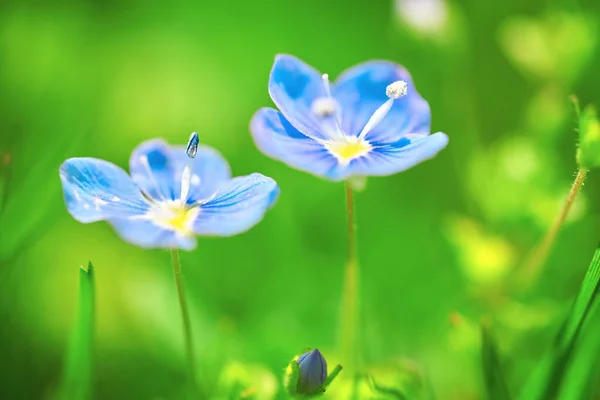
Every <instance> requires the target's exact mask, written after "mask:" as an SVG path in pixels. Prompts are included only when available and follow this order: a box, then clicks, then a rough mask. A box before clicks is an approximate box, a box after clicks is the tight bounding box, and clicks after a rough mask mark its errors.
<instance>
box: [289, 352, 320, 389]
mask: <svg viewBox="0 0 600 400" xmlns="http://www.w3.org/2000/svg"><path fill="white" fill-rule="evenodd" d="M296 362H297V363H298V366H299V370H300V375H299V377H298V389H297V390H298V391H297V393H298V394H313V393H317V392H319V391H321V390H322V388H323V384H324V383H325V379H327V361H325V358H324V357H323V355H322V354H321V352H320V351H319V350H317V349H314V350H312V351H309V352H308V353H304V354H302V355H301V356H300V357H298V360H297V361H296Z"/></svg>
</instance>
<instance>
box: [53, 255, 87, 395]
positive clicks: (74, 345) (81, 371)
mask: <svg viewBox="0 0 600 400" xmlns="http://www.w3.org/2000/svg"><path fill="white" fill-rule="evenodd" d="M94 280H95V278H94V265H93V264H92V262H91V261H90V262H89V263H88V267H87V269H86V268H84V267H83V266H82V267H81V269H80V270H79V306H78V307H79V308H78V313H77V323H76V326H75V330H74V331H73V333H72V336H71V341H70V343H69V349H68V353H67V362H66V365H65V370H64V376H63V382H62V386H61V388H60V392H59V395H58V396H57V398H58V399H66V400H77V399H90V398H91V393H92V391H91V383H92V349H93V336H94V307H95V306H94V303H95V293H94V292H95V288H94Z"/></svg>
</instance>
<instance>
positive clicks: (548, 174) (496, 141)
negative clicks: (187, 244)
mask: <svg viewBox="0 0 600 400" xmlns="http://www.w3.org/2000/svg"><path fill="white" fill-rule="evenodd" d="M424 1H425V0H424ZM409 3H410V2H408V1H402V0H399V1H398V2H395V3H394V2H391V1H380V0H361V1H358V0H344V1H342V0H334V1H324V0H323V1H320V0H305V1H288V0H281V1H276V0H247V1H245V0H239V1H226V0H224V1H202V2H195V3H192V2H189V3H188V2H179V1H173V2H158V1H130V2H117V1H102V2H101V1H82V0H79V1H78V0H73V1H67V2H63V4H62V5H61V6H58V5H49V4H46V3H45V2H35V1H32V2H28V1H3V2H2V3H1V4H0V397H2V398H7V399H37V398H50V397H52V396H53V393H54V391H55V389H56V387H57V385H58V383H59V382H60V379H61V375H62V369H63V366H64V360H65V350H66V348H67V342H68V338H69V335H70V332H71V330H72V327H73V324H74V320H75V310H76V305H77V298H78V295H77V293H78V269H79V266H80V265H82V264H84V265H85V264H86V263H87V260H92V261H93V262H94V264H95V266H96V278H97V281H96V283H97V287H96V290H97V301H98V304H97V327H96V328H97V329H96V343H95V365H94V394H95V397H96V398H102V399H115V398H127V399H138V398H139V399H159V398H160V399H172V398H180V397H181V395H182V390H183V386H184V382H185V369H184V365H185V364H184V355H183V343H182V333H181V320H180V314H179V309H178V304H177V294H176V290H175V286H174V284H173V279H172V271H171V267H170V259H169V254H168V252H167V251H144V250H142V249H138V248H136V247H134V246H132V245H129V244H126V243H124V242H122V241H121V240H120V239H119V238H118V237H117V236H116V234H115V233H114V232H113V231H112V229H111V228H110V227H109V226H108V225H107V224H106V223H95V224H90V225H83V224H79V223H77V222H76V221H75V220H73V218H71V217H70V215H69V214H68V213H67V211H66V209H65V207H64V204H63V200H62V193H61V189H60V182H59V179H58V166H59V165H60V163H61V162H62V161H63V160H64V159H66V158H68V157H72V156H93V157H99V158H103V159H106V160H110V161H112V162H114V163H116V164H118V165H120V166H123V167H125V168H126V167H127V165H128V158H129V154H130V152H131V150H132V149H133V148H134V147H135V146H136V145H137V144H138V143H140V142H141V141H143V140H146V139H149V138H154V137H162V138H165V139H167V140H168V141H170V142H171V143H178V144H183V143H184V142H185V141H186V140H187V138H188V135H189V133H190V132H192V131H198V132H199V133H200V136H201V141H202V142H203V143H206V144H209V145H212V146H214V147H215V148H217V149H218V150H219V151H221V152H222V153H223V154H224V155H225V157H226V158H227V159H228V160H229V162H230V164H231V167H232V170H233V173H234V175H244V174H248V173H251V172H255V171H257V172H261V173H263V174H265V175H268V176H271V177H273V178H275V179H276V180H277V181H278V183H279V185H280V187H281V196H280V198H279V201H278V204H277V205H276V207H274V208H273V209H272V210H271V211H270V212H269V213H268V214H267V216H266V218H265V219H264V220H263V222H261V223H260V224H259V225H258V226H257V227H256V228H254V229H252V230H251V231H249V232H247V233H245V234H243V235H239V236H236V237H233V238H200V240H199V244H198V248H197V250H195V251H193V252H189V253H183V254H182V263H183V270H184V279H185V284H186V287H187V291H188V297H189V300H190V303H191V307H192V319H193V324H194V333H195V338H196V342H197V347H198V348H197V352H198V357H199V359H200V360H201V368H202V370H203V371H204V374H203V377H202V379H204V380H206V381H209V382H212V384H213V386H215V388H216V389H215V390H217V391H219V390H221V391H222V392H223V393H225V392H226V391H227V387H228V385H230V384H231V382H232V381H235V380H241V381H243V382H246V381H252V382H250V383H248V384H247V385H249V386H252V385H254V386H257V387H259V388H260V390H261V391H262V392H261V393H264V394H263V395H261V396H263V397H260V396H259V397H258V398H285V397H284V395H283V393H282V391H281V390H280V389H279V382H280V381H281V372H282V369H283V368H284V367H285V366H286V364H287V362H288V360H289V359H291V357H293V356H294V355H295V354H297V353H299V352H300V351H302V349H304V348H305V347H313V348H315V347H316V348H319V349H320V350H321V351H322V352H323V353H324V354H325V356H326V357H327V358H328V359H329V363H330V365H333V364H334V363H335V362H337V361H339V360H338V359H337V351H338V332H337V325H338V314H339V300H340V297H341V288H342V277H343V268H344V263H345V255H346V236H345V235H346V233H345V209H344V207H345V200H344V191H343V185H342V184H333V183H330V182H326V181H322V180H320V179H318V178H315V177H313V176H310V175H308V174H305V173H302V172H299V171H295V170H292V169H290V168H288V167H286V166H284V165H283V164H280V163H278V162H276V161H273V160H271V159H269V158H267V157H265V156H263V155H261V154H260V153H259V151H258V150H257V149H256V148H255V146H254V144H253V142H252V139H251V136H250V134H249V131H248V123H249V121H250V118H251V116H252V114H253V113H254V112H255V111H256V110H257V109H258V108H259V107H261V106H266V105H271V104H272V103H271V100H270V99H269V96H268V93H267V81H268V74H269V70H270V67H271V65H272V62H273V58H274V56H275V54H277V53H291V54H294V55H296V56H298V57H300V58H302V59H303V60H305V61H306V62H308V63H310V64H312V65H314V66H315V67H316V68H318V69H319V70H321V71H322V72H328V73H329V74H330V76H332V77H333V76H337V75H338V74H339V73H340V72H342V71H343V70H344V69H345V68H347V67H350V66H352V65H354V64H356V63H359V62H361V61H365V60H368V59H389V60H393V61H396V62H398V63H401V64H403V65H404V66H406V67H407V68H408V69H409V71H410V72H411V73H412V75H413V78H414V80H415V83H416V85H417V87H418V88H419V91H420V92H421V94H422V95H423V96H424V97H425V98H426V99H427V100H428V101H429V102H430V105H431V108H432V115H433V127H432V130H433V131H434V132H435V131H444V132H446V133H447V134H448V135H449V136H450V144H449V146H448V148H447V149H446V150H444V151H443V152H441V153H440V154H439V155H438V156H437V158H435V159H434V160H431V161H428V162H426V163H424V164H422V165H419V166H417V167H416V168H414V169H411V170H409V171H406V172H404V173H401V174H398V175H395V176H391V177H387V178H378V179H370V180H369V182H368V185H367V189H366V190H365V191H364V192H362V193H360V194H358V195H357V198H356V203H357V213H358V215H357V218H358V221H357V222H358V244H359V253H360V261H361V273H362V276H361V282H360V284H361V289H362V295H363V297H362V304H363V319H364V321H363V322H364V325H363V327H364V343H363V353H364V355H365V358H366V360H367V361H368V362H369V365H371V366H372V367H373V368H374V370H377V371H387V372H381V374H382V376H383V374H384V373H388V372H389V371H392V372H391V373H392V374H393V373H395V372H394V371H401V372H400V373H404V372H402V371H406V370H411V371H414V370H418V371H419V373H418V374H420V375H423V376H427V381H428V382H429V384H430V385H431V387H432V388H433V390H434V391H435V393H436V394H437V398H439V399H479V398H484V397H485V396H484V390H483V384H482V378H481V365H480V364H481V361H480V355H479V351H480V350H479V349H480V342H479V333H478V324H479V321H480V319H481V318H482V317H485V318H490V319H491V320H492V321H493V325H494V329H495V331H496V336H497V340H498V342H499V346H500V348H501V349H502V351H503V359H504V363H505V364H506V365H505V367H506V368H505V371H506V375H507V380H508V382H509V386H510V388H511V390H513V391H515V392H518V390H519V389H520V388H521V387H522V385H523V384H524V382H525V381H526V380H527V378H528V377H529V376H530V374H531V372H532V371H533V370H534V368H535V365H536V362H537V361H538V360H539V359H540V357H541V355H542V354H543V353H544V351H545V350H546V349H547V348H548V346H550V344H551V342H552V338H553V336H554V334H555V333H556V330H557V327H558V326H559V324H560V322H561V320H562V318H563V316H564V313H565V311H566V310H567V309H568V307H569V306H570V304H571V303H572V300H573V298H574V296H575V294H576V293H577V290H578V287H579V284H580V282H581V279H582V276H583V274H584V272H585V269H586V267H587V264H588V262H589V260H590V258H591V256H592V253H593V251H594V247H595V245H596V243H597V241H598V240H599V239H600V226H599V224H598V220H599V212H600V191H599V190H598V188H599V187H600V178H598V176H597V174H595V173H594V172H593V171H592V173H591V174H590V177H589V179H588V181H587V184H586V186H585V187H584V189H583V193H582V195H581V196H580V198H579V199H578V202H577V203H576V204H575V207H574V210H573V213H572V214H571V218H570V219H569V223H568V224H567V225H566V226H565V228H564V229H563V231H562V232H561V235H560V236H559V240H558V241H557V243H556V246H555V248H554V251H553V252H552V255H551V257H550V259H549V261H548V263H547V264H546V266H545V268H544V269H543V271H542V273H541V274H540V276H539V279H538V280H537V282H536V284H534V285H531V286H530V287H528V288H527V290H526V291H524V292H519V293H515V290H514V287H513V285H512V283H511V282H513V278H514V277H515V276H518V274H519V269H520V267H521V265H522V262H523V260H524V259H525V258H526V256H527V254H528V252H529V251H530V250H531V249H532V248H533V247H534V246H535V244H536V243H537V242H538V241H539V240H540V238H541V237H542V236H543V234H544V232H545V230H546V229H547V227H548V226H549V225H550V223H551V222H552V220H553V218H554V216H555V215H556V214H557V213H558V210H559V209H560V207H561V204H562V201H563V200H564V198H565V196H566V193H567V192H568V189H569V185H570V184H571V182H572V179H573V176H574V173H575V171H576V163H575V156H574V154H575V149H576V137H577V136H576V132H575V129H574V127H575V114H574V112H573V108H572V105H571V103H570V101H569V95H571V94H576V95H577V96H578V97H579V99H580V102H581V103H582V104H588V103H596V105H598V106H600V76H599V75H598V71H600V58H599V57H598V51H599V43H598V40H597V34H598V32H599V31H598V27H599V26H598V24H599V23H600V5H598V3H597V2H596V1H593V0H590V1H575V0H572V1H567V0H564V1H558V0H557V1H541V0H528V1H522V0H515V1H512V0H490V1H481V0H468V1H467V0H465V1H442V0H438V1H429V0H427V1H425V3H428V4H427V5H424V4H425V3H421V6H415V4H414V3H413V4H409ZM427 7H429V8H427ZM596 314H598V313H596ZM598 320H599V319H598V318H597V317H596V320H595V321H597V322H598ZM596 326H599V325H596ZM596 336H597V332H596ZM596 349H597V347H596ZM596 361H597V360H596ZM592 364H595V365H596V366H597V362H594V363H592ZM590 365H591V364H590ZM589 370H590V371H591V374H590V377H589V380H590V381H594V380H599V379H600V375H599V374H598V370H597V369H593V368H590V369H589ZM342 375H343V373H342ZM244 385H246V383H244ZM335 386H336V384H334V385H333V386H332V390H331V395H330V397H329V398H334V399H342V398H343V396H342V395H341V394H339V395H337V396H336V394H335V393H336V392H335V390H336V388H335ZM338 386H339V387H340V388H341V387H342V386H343V381H342V382H341V383H339V384H338ZM340 388H337V389H338V390H341V389H340ZM223 398H227V397H223ZM596 398H597V397H596Z"/></svg>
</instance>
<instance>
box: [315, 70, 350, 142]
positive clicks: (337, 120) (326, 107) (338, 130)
mask: <svg viewBox="0 0 600 400" xmlns="http://www.w3.org/2000/svg"><path fill="white" fill-rule="evenodd" d="M321 78H322V79H323V86H324V87H325V94H326V95H327V97H326V98H325V99H326V100H327V101H328V103H327V104H325V103H323V102H321V103H320V104H318V103H317V101H318V100H319V99H317V100H315V101H314V102H313V111H314V112H315V113H316V114H317V115H319V116H321V117H323V116H329V115H333V116H334V120H335V130H336V133H337V135H338V136H339V137H341V138H343V137H344V136H345V135H344V131H343V130H342V124H341V123H340V118H339V113H338V110H337V104H336V102H335V99H334V98H333V96H332V95H331V85H330V84H329V74H323V75H321ZM325 99H323V100H325ZM319 107H320V109H319ZM331 108H333V112H331V113H323V111H327V112H328V111H330V109H331ZM319 111H320V112H319Z"/></svg>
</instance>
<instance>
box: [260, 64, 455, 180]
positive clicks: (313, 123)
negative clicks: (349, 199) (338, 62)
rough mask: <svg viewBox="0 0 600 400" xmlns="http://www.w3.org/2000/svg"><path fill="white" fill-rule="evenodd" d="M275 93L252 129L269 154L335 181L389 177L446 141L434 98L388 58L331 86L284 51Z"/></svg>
mask: <svg viewBox="0 0 600 400" xmlns="http://www.w3.org/2000/svg"><path fill="white" fill-rule="evenodd" d="M269 94H270V95H271V98H272V99H273V102H274V103H275V105H276V106H277V108H279V111H277V110H275V109H273V108H262V109H260V110H259V111H258V112H257V113H256V114H255V115H254V117H253V118H252V122H251V124H250V129H251V131H252V135H253V137H254V141H255V142H256V145H257V146H258V147H259V148H260V150H261V151H262V152H263V153H265V154H266V155H268V156H270V157H272V158H275V159H277V160H280V161H283V162H284V163H286V164H288V165H289V166H291V167H294V168H297V169H300V170H303V171H307V172H310V173H312V174H314V175H317V176H320V177H324V178H328V179H331V180H334V181H340V180H345V179H347V178H349V177H352V176H383V175H391V174H394V173H397V172H400V171H404V170H406V169H408V168H411V167H413V166H414V165H416V164H418V163H420V162H422V161H424V160H426V159H429V158H432V157H433V156H435V155H436V154H437V153H438V152H439V151H440V150H442V149H443V148H444V147H445V146H446V145H447V144H448V137H447V136H446V135H445V134H444V133H441V132H439V133H435V134H433V135H430V134H429V133H430V120H431V115H430V110H429V104H428V103H427V101H425V100H424V99H423V98H422V97H421V96H420V95H419V93H418V92H417V91H416V89H415V87H414V85H413V82H412V79H411V77H410V75H409V73H408V72H407V71H406V70H405V69H404V68H403V67H401V66H399V65H397V64H394V63H392V62H388V61H369V62H365V63H363V64H359V65H357V66H355V67H353V68H350V69H349V70H347V71H346V72H344V73H343V74H342V75H341V76H340V77H339V78H338V80H337V81H336V82H335V84H333V85H331V87H330V85H329V77H328V75H327V74H323V75H321V74H320V73H319V72H317V71H316V70H315V69H313V68H312V67H310V66H309V65H307V64H305V63H304V62H302V61H300V60H299V59H298V58H296V57H293V56H290V55H278V56H277V57H276V58H275V63H274V65H273V68H272V70H271V75H270V78H269Z"/></svg>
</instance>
